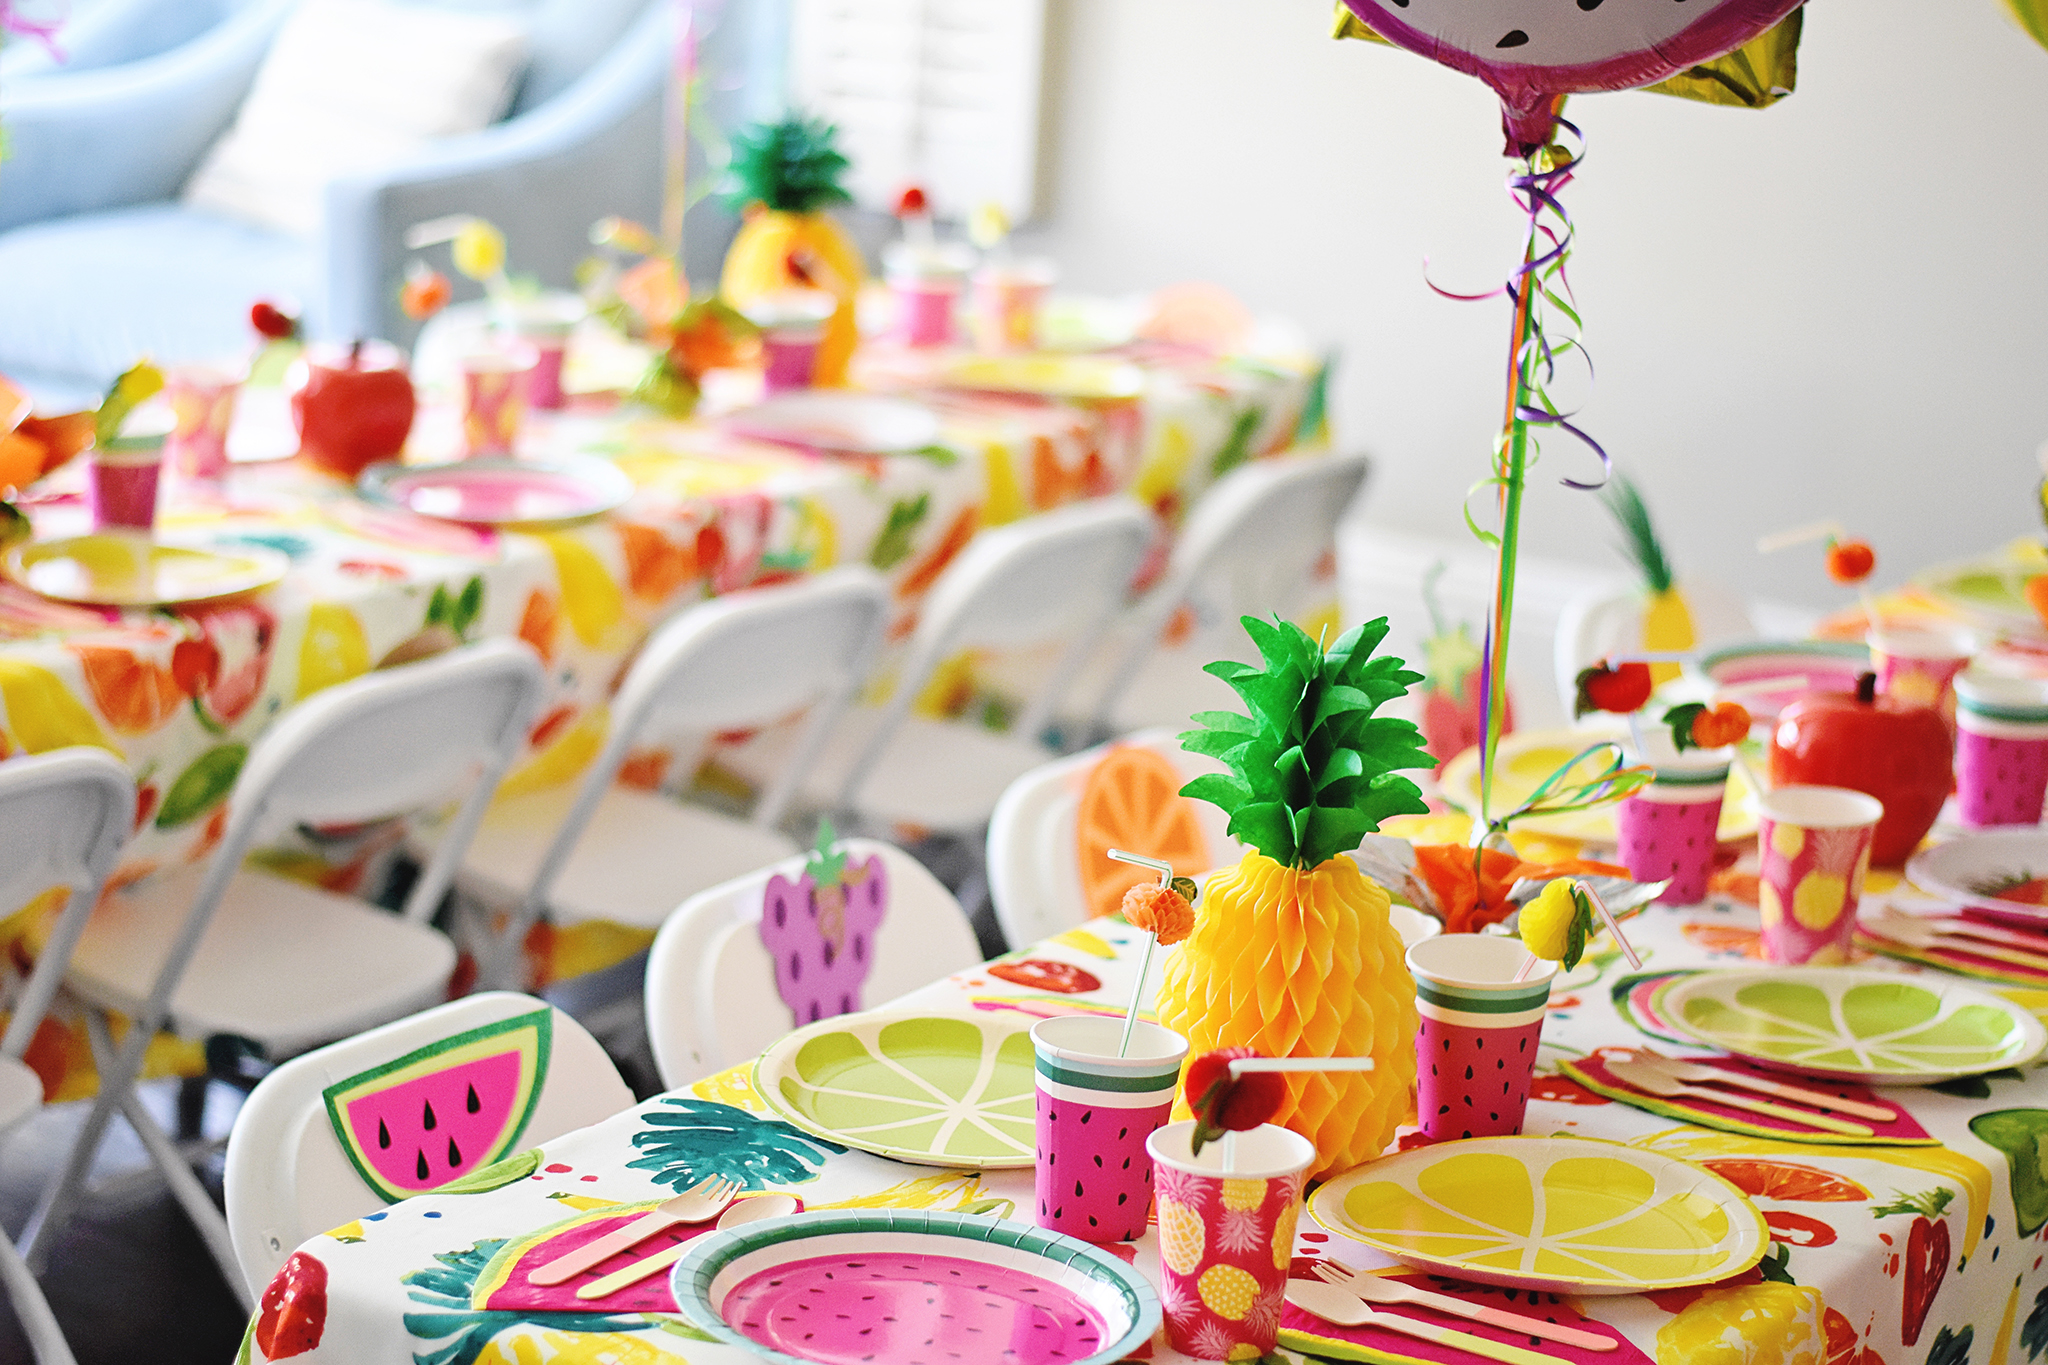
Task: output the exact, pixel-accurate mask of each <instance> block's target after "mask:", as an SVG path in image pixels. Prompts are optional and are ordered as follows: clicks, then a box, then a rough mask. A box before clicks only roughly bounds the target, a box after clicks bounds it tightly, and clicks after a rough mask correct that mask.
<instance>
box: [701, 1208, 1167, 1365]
mask: <svg viewBox="0 0 2048 1365" xmlns="http://www.w3.org/2000/svg"><path fill="white" fill-rule="evenodd" d="M670 1287H671V1292H672V1293H673V1295H674V1297H675V1301H676V1307H677V1309H678V1311H679V1312H680V1313H681V1314H682V1316H683V1317H684V1319H685V1320H687V1321H688V1322H689V1323H690V1324H691V1325H692V1326H694V1327H696V1328H698V1329H699V1330H700V1331H703V1332H706V1333H708V1334H710V1335H711V1336H713V1337H715V1338H716V1339H717V1340H719V1341H721V1342H725V1343H727V1344H729V1345H732V1346H737V1347H740V1348H742V1349H745V1350H750V1351H752V1352H753V1353H754V1355H755V1356H756V1357H757V1358H758V1359H760V1360H763V1361H768V1362H772V1363H773V1365H855V1362H861V1361H888V1362H890V1365H953V1362H957V1361H993V1360H995V1359H997V1358H998V1356H999V1355H1000V1358H1001V1359H1002V1360H1003V1361H1004V1362H1006V1365H1112V1362H1115V1361H1121V1360H1124V1359H1125V1358H1127V1357H1128V1356H1129V1355H1130V1354H1131V1353H1132V1352H1134V1351H1136V1350H1138V1349H1139V1348H1140V1347H1141V1346H1143V1345H1144V1343H1145V1342H1147V1341H1149V1340H1150V1339H1151V1336H1152V1333H1153V1332H1154V1331H1156V1330H1157V1329H1158V1327H1159V1322H1160V1312H1159V1298H1158V1296H1157V1295H1156V1294H1155V1293H1154V1292H1153V1290H1152V1286H1151V1285H1150V1284H1148V1283H1146V1281H1145V1280H1144V1278H1143V1277H1141V1276H1140V1275H1138V1274H1137V1272H1135V1271H1134V1270H1132V1269H1131V1268H1130V1267H1129V1266H1127V1265H1125V1264H1124V1263H1123V1261H1122V1260H1120V1259H1118V1258H1117V1256H1115V1255H1114V1254H1113V1253H1111V1252H1109V1251H1107V1250H1104V1249H1103V1248H1100V1247H1093V1246H1090V1245H1088V1244H1087V1243H1086V1242H1082V1241H1077V1240H1076V1239H1074V1238H1072V1237H1067V1236H1064V1235H1062V1234H1060V1233H1057V1232H1049V1231H1047V1230H1046V1229H1044V1228H1037V1227H1030V1226H1027V1225H1024V1224H1021V1223H1011V1222H1003V1221H998V1220H993V1219H988V1218H975V1217H970V1216H968V1215H966V1214H958V1213H932V1212H920V1211H911V1210H878V1211H852V1210H848V1211H844V1212H841V1211H834V1212H831V1213H814V1214H797V1215H795V1216H794V1217H790V1218H771V1219H766V1220H763V1221H762V1222H758V1223H749V1224H746V1225H744V1226H742V1227H737V1228H733V1229H730V1230H728V1231H725V1232H720V1233H714V1234H713V1235H711V1236H709V1237H705V1238H702V1239H701V1240H699V1241H698V1243H697V1244H696V1245H695V1246H694V1247H692V1248H691V1249H690V1250H689V1251H688V1252H687V1253H685V1254H684V1256H683V1259H682V1260H681V1261H679V1262H677V1264H676V1267H675V1271H674V1273H673V1275H672V1276H671V1279H670Z"/></svg>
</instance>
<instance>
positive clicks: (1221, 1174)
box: [1145, 1119, 1316, 1360]
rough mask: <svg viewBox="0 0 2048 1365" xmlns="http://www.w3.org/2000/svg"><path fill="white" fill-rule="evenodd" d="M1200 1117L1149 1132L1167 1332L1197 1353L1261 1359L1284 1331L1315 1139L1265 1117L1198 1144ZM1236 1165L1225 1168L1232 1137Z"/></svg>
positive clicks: (1180, 1345)
mask: <svg viewBox="0 0 2048 1365" xmlns="http://www.w3.org/2000/svg"><path fill="white" fill-rule="evenodd" d="M1194 1132H1195V1125H1194V1121H1193V1120H1192V1119H1184V1120H1182V1121H1181V1122H1179V1123H1169V1124H1167V1125H1166V1126H1165V1127H1164V1128H1161V1129H1160V1130H1159V1131H1158V1132H1156V1133H1154V1134H1153V1135H1152V1136H1151V1138H1149V1139H1148V1140H1147V1141H1146V1143H1145V1146H1146V1148H1147V1150H1149V1151H1150V1152H1151V1154H1152V1162H1153V1166H1154V1168H1155V1172H1156V1174H1155V1176H1154V1180H1155V1183H1156V1184H1157V1186H1158V1196H1159V1302H1160V1306H1161V1307H1162V1308H1163V1309H1164V1310H1165V1314H1166V1340H1167V1341H1168V1343H1170V1344H1171V1345H1172V1347H1173V1349H1174V1350H1176V1351H1180V1352H1182V1353H1184V1354H1186V1355H1191V1356H1193V1357H1194V1358H1195V1359H1197V1360H1257V1359H1258V1358H1259V1357H1260V1356H1263V1355H1265V1354H1267V1353H1268V1352H1269V1351H1272V1350H1273V1349H1274V1348H1275V1346H1276V1345H1277V1343H1278V1341H1279V1337H1280V1309H1281V1305H1282V1303H1283V1301H1284V1300H1285V1298H1286V1294H1287V1267H1288V1266H1289V1265H1291V1264H1292V1263H1293V1260H1294V1230H1295V1225H1296V1223H1297V1222H1299V1220H1300V1218H1301V1186H1302V1182H1303V1180H1304V1178H1305V1177H1306V1176H1307V1175H1308V1169H1309V1167H1310V1166H1311V1165H1313V1164H1314V1163H1315V1159H1316V1149H1315V1144H1314V1143H1312V1142H1310V1141H1309V1140H1308V1139H1307V1138H1305V1137H1303V1136H1301V1135H1300V1134H1299V1133H1295V1132H1290V1131H1289V1130H1288V1129H1285V1128H1281V1127H1278V1126H1276V1125H1274V1124H1270V1123H1267V1124H1261V1125H1260V1126H1259V1127H1257V1128H1254V1129H1252V1130H1251V1131H1250V1132H1246V1133H1238V1134H1236V1136H1235V1141H1234V1144H1230V1143H1226V1142H1223V1141H1218V1142H1209V1143H1204V1144H1203V1146H1202V1151H1201V1155H1199V1156H1196V1155H1194V1154H1192V1153H1190V1152H1189V1150H1188V1147H1189V1144H1190V1142H1191V1141H1192V1139H1193V1137H1194ZM1229 1146H1234V1150H1231V1151H1229V1153H1228V1155H1229V1156H1230V1158H1231V1161H1232V1165H1231V1166H1230V1168H1229V1170H1228V1171H1226V1170H1225V1169H1224V1165H1223V1160H1224V1156H1225V1154H1226V1147H1229Z"/></svg>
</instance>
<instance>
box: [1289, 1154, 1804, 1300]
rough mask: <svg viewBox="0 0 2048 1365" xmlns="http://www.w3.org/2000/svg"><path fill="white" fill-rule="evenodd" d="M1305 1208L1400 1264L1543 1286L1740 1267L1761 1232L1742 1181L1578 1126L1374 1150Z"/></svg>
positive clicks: (1759, 1247)
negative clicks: (1547, 1133)
mask: <svg viewBox="0 0 2048 1365" xmlns="http://www.w3.org/2000/svg"><path fill="white" fill-rule="evenodd" d="M1308 1210H1309V1215H1310V1216H1311V1217H1313V1218H1314V1219H1315V1220H1316V1221H1317V1222H1318V1223H1321V1224H1322V1225H1323V1226H1324V1227H1326V1228H1328V1229H1329V1230H1330V1231H1332V1232H1335V1233H1338V1234H1340V1235H1342V1236H1345V1237H1350V1238H1353V1239H1355V1240H1357V1241H1360V1242H1363V1243H1365V1244H1366V1245H1367V1246H1369V1247H1372V1248H1373V1249H1374V1250H1376V1251H1381V1252H1384V1253H1385V1254H1387V1255H1389V1256H1392V1257H1393V1258H1394V1259H1395V1260H1397V1261H1400V1262H1401V1263H1402V1264H1404V1265H1410V1266H1414V1267H1415V1268H1416V1269H1418V1270H1428V1271H1434V1272H1436V1273H1438V1274H1442V1275H1450V1276H1453V1277H1455V1278H1457V1279H1461V1280H1473V1281H1476V1282H1478V1283H1480V1284H1495V1285H1501V1286H1504V1287H1506V1288H1511V1289H1528V1290H1536V1291H1541V1292H1545V1293H1552V1294H1640V1293H1643V1292H1645V1291H1647V1290H1653V1289H1674V1288H1677V1287H1679V1286H1681V1285H1691V1284H1708V1283H1711V1282H1713V1281H1715V1280H1722V1279H1726V1278H1727V1277H1728V1276H1730V1275H1735V1274H1739V1273H1741V1272H1742V1271H1744V1270H1747V1269H1749V1267H1751V1266H1753V1265H1755V1264H1756V1263H1757V1261H1759V1260H1760V1259H1762V1257H1763V1254H1764V1252H1765V1250H1767V1249H1768V1248H1769V1246H1770V1230H1769V1229H1768V1228H1766V1227H1765V1226H1764V1219H1763V1215H1762V1214H1761V1213H1759V1212H1757V1209H1756V1205H1754V1204H1752V1203H1750V1202H1749V1198H1748V1196H1746V1195H1744V1194H1743V1193H1742V1191H1741V1190H1738V1189H1736V1188H1735V1186H1733V1185H1731V1184H1729V1183H1728V1182H1727V1181H1725V1180H1723V1179H1721V1178H1720V1177H1719V1176H1717V1175H1715V1174H1714V1173H1713V1172H1711V1171H1708V1170H1704V1169H1702V1168H1701V1167H1698V1166H1695V1165H1693V1164H1692V1163H1690V1162H1686V1161H1679V1160H1676V1159H1674V1158H1672V1157H1667V1156H1660V1155H1658V1154H1657V1153H1655V1152H1644V1151H1639V1150H1637V1149H1635V1148H1632V1147H1623V1146H1620V1145H1618V1144H1615V1143H1610V1142H1598V1141H1594V1140H1592V1139H1588V1138H1565V1137H1550V1138H1540V1137H1503V1138H1470V1139H1467V1140H1466V1141H1463V1142H1442V1143H1438V1144H1437V1145H1435V1146H1433V1147H1420V1148H1417V1149H1416V1150H1414V1151H1412V1152H1403V1153H1401V1154H1399V1155H1398V1156H1390V1157H1382V1158H1381V1159H1380V1160H1378V1161H1373V1162H1368V1163H1367V1164H1366V1165H1363V1166H1360V1167H1359V1168H1358V1169H1357V1170H1354V1171H1347V1172H1346V1173H1345V1174H1343V1175H1341V1176H1338V1177H1337V1178H1336V1179H1334V1180H1332V1181H1330V1182H1329V1183H1327V1184H1325V1185H1324V1186H1323V1187H1322V1188H1321V1189H1319V1190H1317V1191H1316V1192H1315V1194H1314V1196H1312V1197H1311V1198H1310V1200H1309V1206H1308Z"/></svg>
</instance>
